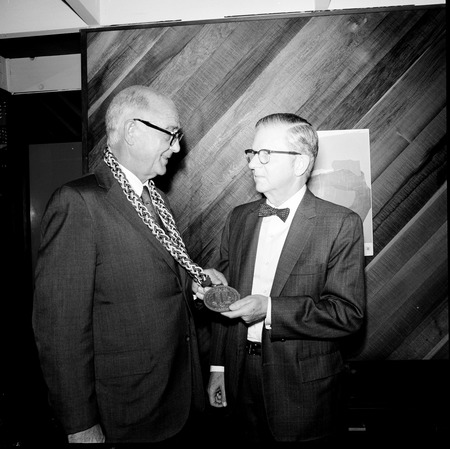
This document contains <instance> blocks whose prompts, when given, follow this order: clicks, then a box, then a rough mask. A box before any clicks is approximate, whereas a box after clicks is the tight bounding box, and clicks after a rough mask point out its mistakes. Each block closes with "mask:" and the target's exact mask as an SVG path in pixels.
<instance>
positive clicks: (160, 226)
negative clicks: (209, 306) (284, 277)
mask: <svg viewBox="0 0 450 449" xmlns="http://www.w3.org/2000/svg"><path fill="white" fill-rule="evenodd" d="M106 134H107V145H108V147H107V148H106V150H105V153H104V160H103V161H102V162H101V163H100V164H99V166H98V167H97V168H96V169H95V171H94V172H93V173H92V174H89V175H86V176H84V177H82V178H81V179H78V180H75V181H72V182H69V183H68V184H66V185H64V186H62V187H60V188H59V189H57V191H56V192H55V193H54V194H53V196H52V198H51V199H50V201H49V204H48V206H47V209H46V212H45V215H44V217H43V220H42V243H41V246H40V250H39V254H38V261H37V267H36V274H35V297H34V308H33V328H34V332H35V338H36V344H37V348H38V353H39V357H40V362H41V366H42V371H43V375H44V379H45V381H46V383H47V386H48V389H49V399H50V403H51V405H52V406H53V408H54V410H55V414H56V417H57V418H58V420H59V421H60V423H61V425H62V427H63V429H64V431H65V432H66V434H67V435H68V441H69V442H73V443H85V442H91V443H99V442H105V441H106V442H111V443H115V442H127V443H129V442H133V443H134V442H159V441H173V442H175V443H176V442H177V441H178V439H180V440H182V441H186V438H188V436H189V434H188V430H189V426H190V423H191V417H192V414H193V413H195V411H196V410H202V408H203V407H204V404H205V395H204V383H203V381H202V377H201V367H200V361H199V353H198V348H197V338H196V332H195V326H194V319H193V313H194V311H195V307H192V304H191V303H192V301H193V295H192V290H191V289H192V279H191V278H193V279H194V280H195V281H198V282H199V283H200V282H202V280H204V279H205V278H206V277H207V276H206V275H209V276H210V278H211V280H212V282H213V283H223V282H226V281H225V280H224V278H223V276H221V275H220V273H218V272H216V271H215V270H204V271H203V270H201V268H200V267H198V266H196V265H195V264H194V263H193V262H192V261H191V260H190V259H189V257H188V255H187V252H186V248H185V247H184V244H183V242H182V239H181V236H180V235H179V233H178V231H177V229H176V225H175V222H174V220H173V217H172V215H171V213H170V210H169V208H168V206H167V200H166V199H165V198H164V195H163V194H162V192H160V191H159V190H158V189H156V187H155V186H154V184H153V181H152V179H153V178H154V177H155V176H158V175H164V174H165V172H166V166H167V164H168V161H169V159H170V157H171V156H172V155H173V154H174V153H177V152H178V151H180V139H181V138H182V132H181V129H180V123H179V117H178V112H177V109H176V107H175V105H174V103H173V102H172V101H171V100H170V99H169V98H167V97H166V96H164V95H161V94H160V93H158V92H156V91H154V90H152V89H150V88H148V87H145V86H131V87H128V88H126V89H124V90H123V91H121V92H119V93H118V94H117V95H116V96H115V97H114V99H113V100H112V102H111V103H110V105H109V107H108V110H107V112H106ZM147 189H148V190H147ZM145 194H146V195H147V198H146V199H145ZM141 195H142V197H143V198H144V199H141ZM150 198H151V199H150ZM146 206H148V207H146ZM202 291H203V290H202ZM200 297H201V294H200Z"/></svg>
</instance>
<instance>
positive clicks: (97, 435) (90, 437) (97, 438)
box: [67, 424, 105, 443]
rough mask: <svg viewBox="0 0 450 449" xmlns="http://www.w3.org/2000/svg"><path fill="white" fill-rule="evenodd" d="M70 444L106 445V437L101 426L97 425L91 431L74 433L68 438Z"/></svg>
mask: <svg viewBox="0 0 450 449" xmlns="http://www.w3.org/2000/svg"><path fill="white" fill-rule="evenodd" d="M67 437H68V441H69V443H104V442H105V436H104V435H103V431H102V428H101V427H100V424H96V425H95V426H92V427H91V428H89V429H86V430H83V431H81V432H77V433H72V434H70V435H68V436H67Z"/></svg>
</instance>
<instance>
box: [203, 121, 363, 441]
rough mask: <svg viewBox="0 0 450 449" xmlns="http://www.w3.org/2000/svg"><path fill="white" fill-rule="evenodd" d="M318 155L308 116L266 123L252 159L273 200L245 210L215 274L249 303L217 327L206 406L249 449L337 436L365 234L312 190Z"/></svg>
mask: <svg viewBox="0 0 450 449" xmlns="http://www.w3.org/2000/svg"><path fill="white" fill-rule="evenodd" d="M317 152H318V138H317V133H316V131H315V130H314V129H313V127H312V126H311V125H310V124H309V123H308V122H307V121H306V120H304V119H302V118H301V117H298V116H297V115H294V114H287V113H280V114H272V115H269V116H266V117H264V118H262V119H261V120H259V121H258V123H257V124H256V132H255V136H254V140H253V146H252V148H251V149H248V150H245V153H246V155H247V159H248V163H249V168H250V170H251V171H252V174H253V178H254V182H255V185H256V190H257V191H258V192H260V193H262V194H263V195H264V196H265V198H263V199H261V200H258V201H254V202H252V203H249V204H244V205H241V206H238V207H236V208H235V209H234V210H233V211H232V212H231V214H230V215H229V217H228V220H227V222H226V224H225V228H224V232H223V236H222V242H221V247H220V263H219V265H218V267H217V268H218V269H219V270H220V271H221V272H223V273H224V274H225V276H226V277H227V279H228V284H229V286H230V287H233V288H235V289H236V290H237V291H238V292H239V294H240V297H241V299H239V300H238V301H236V302H234V303H232V304H231V305H230V306H229V310H228V311H225V312H221V313H220V315H219V314H218V315H217V316H218V319H217V320H215V322H214V324H213V332H212V342H211V355H210V361H211V375H210V380H209V385H208V395H209V401H210V404H211V405H212V406H213V407H224V406H227V405H228V406H229V409H230V414H231V416H234V417H236V418H237V419H236V421H235V423H236V426H237V427H236V429H237V428H240V429H241V434H240V436H241V437H242V438H243V439H244V441H247V442H252V443H263V444H269V443H302V444H301V445H302V446H303V444H306V446H307V447H308V446H314V445H319V446H320V447H322V446H321V445H322V444H323V443H325V442H333V441H336V440H335V438H337V436H338V435H339V430H340V418H341V417H342V414H341V413H342V408H341V405H342V403H341V401H340V399H341V387H342V376H343V372H344V363H343V357H342V353H341V343H342V340H343V339H345V338H346V337H348V336H350V335H352V334H354V333H356V332H357V331H358V330H359V329H360V328H361V326H362V324H363V322H364V318H365V308H366V306H365V280H364V244H363V227H362V222H361V219H360V217H359V215H357V214H356V213H354V212H352V211H351V210H349V209H347V208H344V207H342V206H338V205H336V204H332V203H330V202H328V201H324V200H321V199H319V198H317V197H315V196H314V195H313V194H312V192H311V191H310V190H309V189H308V188H307V186H306V183H307V181H308V178H309V176H310V174H311V171H312V169H313V166H314V162H315V159H316V156H317ZM236 429H234V428H233V430H236Z"/></svg>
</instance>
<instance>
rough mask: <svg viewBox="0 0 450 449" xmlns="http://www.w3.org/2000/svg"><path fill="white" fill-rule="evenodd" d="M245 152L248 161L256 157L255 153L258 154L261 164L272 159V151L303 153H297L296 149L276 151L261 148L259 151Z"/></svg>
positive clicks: (278, 152)
mask: <svg viewBox="0 0 450 449" xmlns="http://www.w3.org/2000/svg"><path fill="white" fill-rule="evenodd" d="M244 153H245V156H246V157H247V161H248V162H250V161H251V160H252V159H253V158H254V157H255V154H257V155H258V158H259V162H261V164H267V163H268V162H269V161H270V155H271V154H272V153H277V154H293V155H301V153H297V152H295V151H274V150H259V151H255V150H245V151H244Z"/></svg>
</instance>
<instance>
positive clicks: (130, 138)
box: [123, 120, 137, 145]
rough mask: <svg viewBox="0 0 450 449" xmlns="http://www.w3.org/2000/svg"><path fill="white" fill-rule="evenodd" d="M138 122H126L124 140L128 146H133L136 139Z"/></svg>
mask: <svg viewBox="0 0 450 449" xmlns="http://www.w3.org/2000/svg"><path fill="white" fill-rule="evenodd" d="M136 132H137V127H136V122H135V121H134V120H126V121H125V123H124V124H123V138H124V140H125V142H126V143H127V144H128V145H133V144H134V142H135V139H136Z"/></svg>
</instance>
